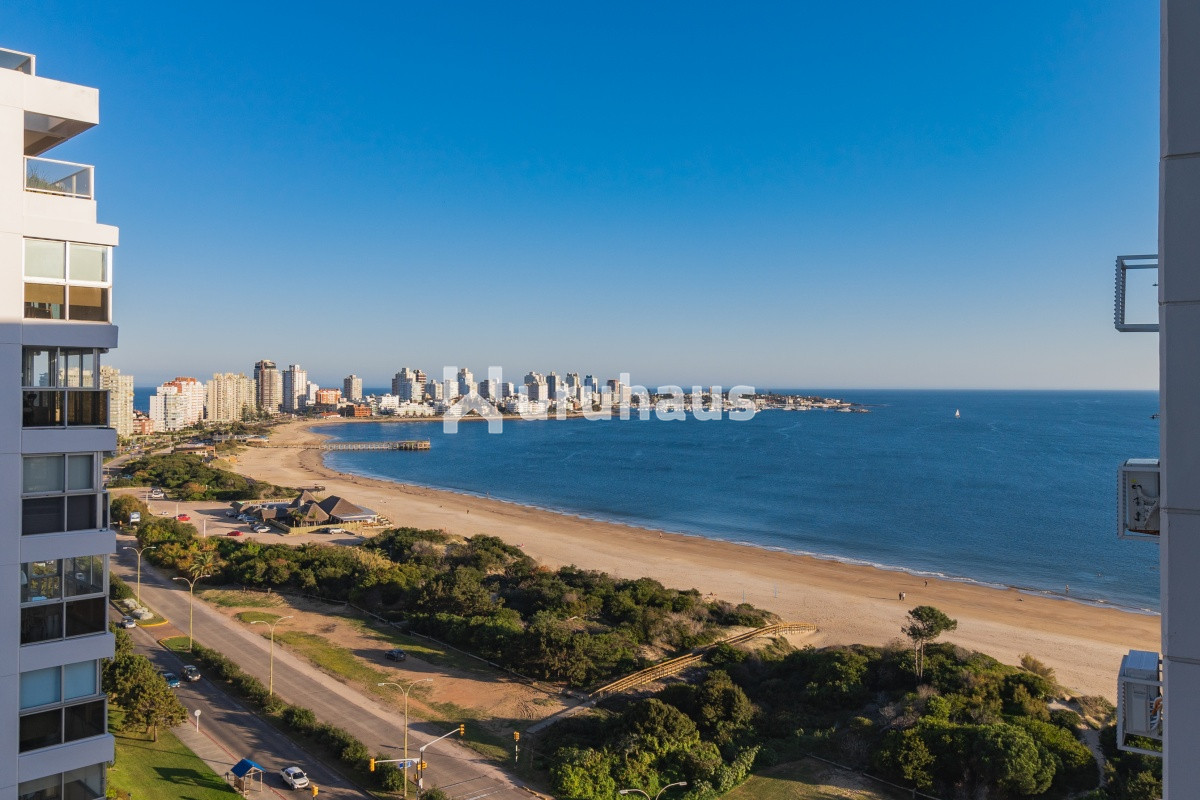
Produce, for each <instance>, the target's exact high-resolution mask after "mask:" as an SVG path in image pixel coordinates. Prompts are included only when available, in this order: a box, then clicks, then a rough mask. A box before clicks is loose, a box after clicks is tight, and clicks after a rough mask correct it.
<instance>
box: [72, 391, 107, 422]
mask: <svg viewBox="0 0 1200 800" xmlns="http://www.w3.org/2000/svg"><path fill="white" fill-rule="evenodd" d="M66 399H67V424H68V425H91V426H94V427H100V428H104V427H107V426H108V392H106V391H102V390H100V389H87V390H81V391H78V392H67V398H66Z"/></svg>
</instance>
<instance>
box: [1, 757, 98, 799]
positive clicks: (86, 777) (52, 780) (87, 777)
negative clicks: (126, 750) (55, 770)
mask: <svg viewBox="0 0 1200 800" xmlns="http://www.w3.org/2000/svg"><path fill="white" fill-rule="evenodd" d="M104 768H105V765H104V764H93V765H92V766H90V767H82V768H80V769H73V770H71V771H70V772H63V773H59V774H58V775H49V776H47V777H45V778H38V779H37V780H33V781H25V782H23V783H22V784H21V785H20V786H18V787H17V800H99V798H101V797H104Z"/></svg>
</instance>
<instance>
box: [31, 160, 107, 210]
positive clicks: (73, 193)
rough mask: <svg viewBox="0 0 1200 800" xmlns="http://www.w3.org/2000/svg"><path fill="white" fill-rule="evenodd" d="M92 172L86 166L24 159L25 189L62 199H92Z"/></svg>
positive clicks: (67, 162)
mask: <svg viewBox="0 0 1200 800" xmlns="http://www.w3.org/2000/svg"><path fill="white" fill-rule="evenodd" d="M92 170H93V168H92V167H91V166H89V165H87V164H73V163H71V162H70V161H55V160H54V159H52V158H34V157H32V156H26V157H25V189H26V190H27V191H30V192H44V193H46V194H57V195H62V196H64V197H79V198H82V199H84V200H91V199H93V194H92Z"/></svg>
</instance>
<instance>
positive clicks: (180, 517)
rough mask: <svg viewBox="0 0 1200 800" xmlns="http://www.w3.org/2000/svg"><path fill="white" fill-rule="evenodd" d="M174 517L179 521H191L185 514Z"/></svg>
mask: <svg viewBox="0 0 1200 800" xmlns="http://www.w3.org/2000/svg"><path fill="white" fill-rule="evenodd" d="M175 519H177V520H179V521H180V522H191V521H192V518H191V517H189V516H188V515H187V514H180V515H179V516H178V517H176V518H175Z"/></svg>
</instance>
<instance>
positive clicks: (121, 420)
mask: <svg viewBox="0 0 1200 800" xmlns="http://www.w3.org/2000/svg"><path fill="white" fill-rule="evenodd" d="M100 388H101V389H104V390H106V391H107V392H108V424H109V425H111V426H112V427H113V430H115V431H116V432H117V436H119V437H121V438H122V439H128V438H129V437H130V436H133V376H132V375H122V374H121V370H119V369H117V368H116V367H110V366H108V365H107V364H102V365H101V366H100Z"/></svg>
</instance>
